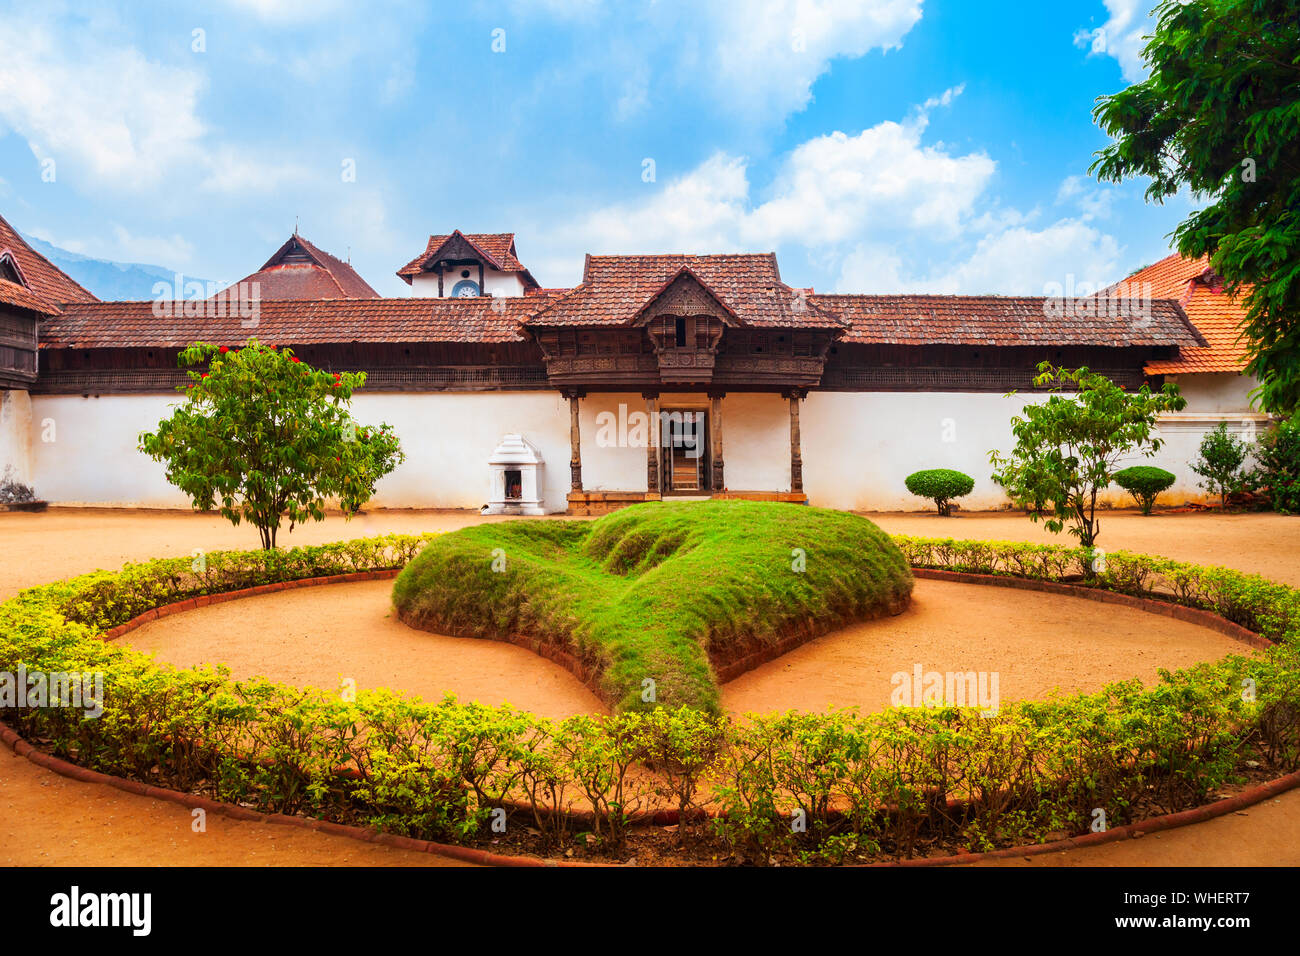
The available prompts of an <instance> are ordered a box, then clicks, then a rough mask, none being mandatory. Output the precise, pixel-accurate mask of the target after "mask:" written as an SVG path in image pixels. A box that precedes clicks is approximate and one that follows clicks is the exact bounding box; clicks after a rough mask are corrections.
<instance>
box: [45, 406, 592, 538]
mask: <svg viewBox="0 0 1300 956" xmlns="http://www.w3.org/2000/svg"><path fill="white" fill-rule="evenodd" d="M177 401H178V399H177V397H176V396H175V395H170V394H167V395H106V396H102V397H98V398H95V397H92V398H84V397H82V396H80V395H39V396H36V397H34V398H33V399H32V421H31V426H30V434H31V447H32V458H33V470H34V477H35V483H36V485H37V493H38V494H40V495H41V496H42V497H44V498H47V499H48V500H50V501H52V502H58V503H61V504H98V505H123V506H135V507H152V508H188V507H189V500H188V499H187V498H186V497H185V496H184V495H183V494H181V493H180V491H178V490H177V489H176V488H174V487H172V486H171V485H170V484H168V483H167V480H166V477H165V469H164V467H163V465H162V463H161V462H155V461H153V460H152V459H150V458H148V457H146V456H145V455H144V454H143V453H142V452H140V451H138V450H137V448H136V445H137V436H138V435H139V433H140V432H141V431H148V430H152V429H154V428H156V427H157V425H158V422H159V421H160V420H161V419H163V418H165V417H166V416H167V415H169V414H170V411H169V406H172V405H175V404H176V402H177ZM352 410H353V415H354V417H355V418H356V419H357V421H359V422H361V423H362V424H366V425H372V424H379V423H380V422H387V423H388V424H390V425H392V426H393V427H394V429H395V430H396V431H397V434H398V435H399V436H400V438H401V441H402V447H403V450H404V451H405V452H406V456H407V457H406V461H405V462H403V463H402V464H401V465H400V466H399V467H398V468H397V469H396V470H395V471H394V472H393V473H392V474H390V475H388V476H386V477H385V478H384V479H383V480H381V481H380V483H379V486H378V488H377V489H376V492H375V497H374V498H373V499H372V504H373V506H375V507H389V508H473V509H477V508H479V507H480V506H482V505H483V504H485V503H486V502H487V500H488V492H489V480H490V469H489V468H488V464H487V461H488V458H489V457H490V456H491V454H492V451H493V449H495V448H496V446H497V445H498V444H499V443H500V441H501V437H502V436H503V435H505V434H507V433H509V432H515V433H518V434H521V435H523V437H524V438H526V439H528V441H530V442H531V443H532V444H533V445H534V446H535V447H536V448H537V449H538V451H539V452H540V453H541V455H542V458H543V461H544V463H545V464H544V465H543V471H542V489H543V495H544V500H545V504H546V508H547V510H548V511H553V512H560V511H563V510H564V508H565V505H566V499H565V495H566V494H567V492H568V489H569V428H568V422H569V415H568V408H567V405H566V403H565V400H564V399H563V398H562V397H561V396H560V395H559V394H558V393H556V392H542V391H538V392H531V391H530V392H421V393H382V392H378V393H371V394H370V395H364V394H362V395H358V396H357V397H356V398H355V399H353V403H352ZM42 421H48V422H52V423H53V425H54V432H53V440H52V441H42V440H41V434H40V432H41V422H42Z"/></svg>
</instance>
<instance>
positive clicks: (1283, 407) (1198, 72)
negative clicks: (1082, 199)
mask: <svg viewBox="0 0 1300 956" xmlns="http://www.w3.org/2000/svg"><path fill="white" fill-rule="evenodd" d="M1144 55H1145V57H1146V61H1147V64H1148V65H1149V67H1150V76H1149V77H1148V78H1147V79H1146V80H1144V81H1142V82H1141V83H1137V84H1135V85H1133V86H1130V87H1129V88H1128V89H1126V90H1123V91H1121V92H1119V93H1116V94H1115V95H1113V96H1105V97H1102V98H1101V99H1100V100H1099V101H1098V105H1097V108H1096V110H1095V111H1094V114H1093V115H1094V118H1095V119H1096V121H1097V123H1098V124H1099V125H1100V126H1101V127H1102V129H1104V130H1105V131H1106V132H1107V133H1109V134H1110V135H1111V137H1113V138H1114V142H1113V143H1112V144H1111V145H1110V146H1108V147H1106V148H1105V149H1103V150H1101V151H1100V152H1099V153H1098V154H1097V160H1096V161H1095V162H1094V163H1093V165H1092V171H1093V172H1094V173H1095V174H1096V175H1097V177H1098V179H1100V180H1103V181H1111V182H1121V181H1123V180H1125V179H1129V178H1132V177H1144V178H1147V179H1149V180H1150V185H1149V186H1148V188H1147V191H1146V195H1147V198H1148V199H1149V200H1152V201H1155V202H1163V201H1164V199H1165V198H1167V197H1169V196H1173V195H1175V194H1176V193H1178V192H1179V191H1180V190H1183V189H1190V191H1191V192H1192V194H1193V195H1194V196H1195V197H1196V198H1197V199H1200V200H1206V201H1207V202H1206V205H1204V206H1203V207H1202V208H1201V209H1199V210H1198V211H1196V212H1194V213H1192V214H1191V215H1190V216H1188V218H1187V219H1185V220H1184V221H1183V222H1182V223H1181V224H1179V226H1178V227H1177V228H1176V229H1175V230H1174V233H1173V237H1174V239H1175V240H1176V242H1177V245H1178V251H1179V252H1180V253H1182V254H1183V255H1184V256H1189V257H1200V256H1202V255H1209V256H1210V263H1211V265H1212V266H1213V267H1214V269H1215V271H1216V272H1218V273H1219V275H1221V276H1223V278H1224V285H1225V289H1226V290H1227V291H1228V292H1229V293H1230V294H1232V295H1240V296H1242V299H1241V301H1242V303H1243V305H1244V306H1245V308H1246V317H1245V320H1244V322H1243V335H1244V346H1245V349H1246V353H1247V354H1248V355H1249V357H1250V361H1249V365H1248V371H1249V372H1250V373H1251V374H1253V375H1254V376H1255V377H1256V378H1258V379H1259V381H1260V388H1259V390H1258V392H1257V393H1256V397H1257V400H1258V401H1259V402H1260V403H1261V404H1262V405H1263V406H1264V408H1266V409H1269V410H1271V411H1275V412H1282V413H1289V412H1291V411H1294V410H1295V409H1296V408H1297V406H1298V405H1300V0H1164V2H1162V3H1161V4H1160V6H1159V8H1158V10H1157V13H1156V26H1155V32H1154V33H1153V34H1152V36H1151V37H1150V38H1149V39H1148V42H1147V45H1146V49H1145V54H1144Z"/></svg>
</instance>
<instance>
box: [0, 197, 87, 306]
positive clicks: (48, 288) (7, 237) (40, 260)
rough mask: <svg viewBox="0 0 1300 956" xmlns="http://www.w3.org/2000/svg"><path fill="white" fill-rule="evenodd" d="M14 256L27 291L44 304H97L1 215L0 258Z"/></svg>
mask: <svg viewBox="0 0 1300 956" xmlns="http://www.w3.org/2000/svg"><path fill="white" fill-rule="evenodd" d="M6 252H7V253H9V254H10V255H11V256H13V259H14V261H15V262H16V263H18V270H19V271H20V272H21V273H22V276H23V282H24V284H25V285H26V286H27V288H28V289H29V290H31V291H32V292H33V293H35V294H36V295H37V296H39V297H40V298H42V299H45V300H46V301H47V302H56V303H64V302H98V301H99V300H98V299H97V298H96V297H95V296H94V295H93V294H92V293H90V292H89V291H87V290H86V289H83V288H82V287H81V286H79V285H78V284H77V283H76V282H74V281H73V280H72V279H71V278H70V277H69V276H68V274H67V273H66V272H64V271H63V270H62V269H60V268H59V267H58V266H56V265H55V264H54V263H52V262H50V260H49V259H46V258H45V257H44V256H43V255H41V254H40V253H39V252H37V251H36V250H35V249H33V248H32V247H31V246H29V245H28V244H27V243H26V242H25V241H24V240H23V237H22V236H20V235H19V234H18V230H17V229H15V228H14V227H13V226H11V225H9V223H7V222H5V219H4V217H3V216H0V256H3V255H4V254H5V253H6Z"/></svg>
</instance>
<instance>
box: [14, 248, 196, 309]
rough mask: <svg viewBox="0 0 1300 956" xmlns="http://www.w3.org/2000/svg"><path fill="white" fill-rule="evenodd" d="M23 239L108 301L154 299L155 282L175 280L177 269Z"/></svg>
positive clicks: (191, 277)
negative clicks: (86, 254)
mask: <svg viewBox="0 0 1300 956" xmlns="http://www.w3.org/2000/svg"><path fill="white" fill-rule="evenodd" d="M23 238H24V239H26V240H27V242H28V243H29V244H30V245H31V247H32V248H33V249H35V250H36V251H37V252H39V253H40V254H41V255H43V256H44V257H45V258H47V259H49V260H50V261H51V262H53V263H54V264H55V265H56V266H58V267H59V268H60V269H62V270H63V271H64V272H66V273H67V274H68V275H70V276H72V278H74V279H76V280H77V281H78V282H80V283H81V284H82V285H83V286H85V287H86V288H87V289H89V290H90V291H91V292H93V293H95V295H97V296H99V297H100V298H101V299H104V300H105V301H110V302H111V301H114V300H124V299H135V300H140V299H152V298H153V297H154V294H153V287H154V283H155V282H166V283H167V284H168V285H169V286H170V285H171V283H173V282H174V281H175V279H176V270H174V269H168V268H165V267H163V266H151V265H146V264H144V263H141V262H113V261H112V260H110V259H92V258H91V257H90V256H83V255H80V254H78V253H75V252H69V251H68V250H67V249H60V248H59V247H58V246H55V245H51V244H50V243H48V242H45V241H44V240H43V239H37V238H35V237H34V236H28V235H24V236H23ZM185 282H186V283H187V284H188V283H190V282H202V283H204V285H206V284H207V280H206V279H199V278H197V277H195V276H190V275H187V276H185Z"/></svg>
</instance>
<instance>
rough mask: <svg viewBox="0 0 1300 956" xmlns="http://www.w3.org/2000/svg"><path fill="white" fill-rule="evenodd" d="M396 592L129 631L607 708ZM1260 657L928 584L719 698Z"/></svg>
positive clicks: (1049, 680)
mask: <svg viewBox="0 0 1300 956" xmlns="http://www.w3.org/2000/svg"><path fill="white" fill-rule="evenodd" d="M391 591H392V582H391V581H367V582H363V583H359V584H339V585H326V586H323V587H318V588H306V589H302V590H295V591H282V592H277V593H275V594H266V595H261V596H258V597H253V598H247V599H244V600H240V601H231V602H228V603H225V604H216V605H212V606H210V607H206V608H200V609H199V610H196V611H189V612H187V613H185V614H177V615H172V616H171V617H165V618H162V619H161V620H158V621H154V622H151V623H149V624H146V625H145V626H144V627H142V628H140V629H138V630H136V631H132V632H131V633H130V634H129V635H126V636H125V637H123V638H122V640H123V641H126V642H129V643H130V644H131V645H132V646H134V647H136V648H138V649H140V650H143V651H148V652H151V653H153V654H155V655H156V656H157V657H158V658H159V659H160V660H163V661H167V662H169V663H172V664H176V665H177V666H181V667H188V666H193V665H195V664H203V663H218V662H221V663H226V664H228V665H230V667H231V669H232V671H233V672H234V675H235V676H236V677H239V678H248V677H255V676H264V677H269V678H271V679H272V680H277V681H282V682H284V683H289V684H294V685H297V686H308V685H310V686H314V687H320V688H325V689H329V690H333V689H335V688H338V687H340V686H341V681H342V680H343V679H345V678H350V679H352V680H353V681H355V686H356V687H357V689H358V690H360V689H365V688H373V687H390V688H393V689H395V690H404V691H407V692H409V693H412V694H416V695H419V696H420V697H423V698H424V699H425V700H438V699H441V697H442V696H443V695H444V694H448V693H454V694H456V695H457V696H458V697H459V698H461V699H462V700H466V701H468V700H477V701H479V702H480V703H484V704H501V703H504V702H509V703H511V704H513V705H515V706H516V707H520V708H522V709H524V710H530V711H533V712H535V713H538V714H543V715H545V716H547V717H552V718H563V717H567V716H568V715H570V714H575V713H582V712H587V713H603V712H605V708H604V707H603V706H602V705H601V703H600V701H599V700H598V699H597V698H596V697H595V696H594V695H593V694H592V693H591V691H590V690H588V689H587V688H586V687H585V686H584V685H583V684H581V683H580V682H579V681H578V680H577V679H576V678H574V677H573V676H572V675H571V674H569V673H568V672H567V671H565V670H564V669H562V668H561V667H559V666H558V665H557V664H553V663H551V662H550V661H547V660H544V659H543V658H541V657H538V656H537V655H535V654H533V653H532V652H530V651H527V650H524V649H523V648H519V647H515V646H514V645H511V644H504V643H501V642H498V641H487V640H475V639H473V638H459V637H448V636H445V635H440V634H431V633H429V632H427V631H419V630H415V629H412V628H409V627H407V626H406V625H404V624H402V623H401V622H400V621H398V620H397V619H396V617H395V616H394V615H393V613H392V610H391V606H390V602H389V596H390V594H391ZM990 621H996V622H997V626H996V628H990V627H989V626H988V622H990ZM1249 652H1250V648H1248V647H1246V646H1244V645H1242V644H1239V643H1237V642H1235V641H1233V640H1231V639H1230V638H1228V637H1225V636H1223V635H1221V634H1218V633H1216V632H1214V631H1211V630H1209V629H1208V628H1203V627H1199V626H1197V625H1195V624H1187V623H1184V622H1182V621H1176V620H1173V619H1172V618H1167V617H1161V616H1158V615H1153V614H1147V613H1145V612H1142V611H1137V610H1133V609H1131V608H1124V607H1116V606H1114V605H1108V604H1099V603H1097V602H1095V601H1087V600H1083V599H1080V598H1069V597H1062V596H1059V595H1051V594H1043V593H1039V592H1034V591H1014V590H1011V589H1008V588H995V587H982V586H980V585H975V584H956V583H952V582H947V581H917V585H916V591H915V592H914V595H913V599H912V605H911V607H909V608H908V610H907V611H905V612H904V613H902V614H900V615H898V616H897V617H890V618H883V619H880V620H875V621H868V622H865V623H862V624H857V625H854V626H852V627H849V628H846V629H844V630H841V631H837V632H835V633H832V634H828V635H825V636H824V637H821V638H819V639H817V640H815V641H812V642H810V643H808V644H805V645H804V646H803V647H799V648H796V649H795V650H794V651H792V652H791V653H789V654H786V655H785V656H783V657H781V658H780V659H778V660H775V661H772V662H770V663H768V664H764V665H763V666H761V667H759V668H757V669H755V670H753V671H750V672H749V673H747V674H742V675H741V676H740V677H738V678H736V679H735V680H734V681H732V682H730V683H729V684H727V685H725V686H724V687H723V689H722V701H723V706H724V707H725V708H726V709H727V710H728V711H730V712H731V713H733V714H743V713H746V712H770V711H780V710H824V709H826V708H828V707H855V706H856V707H861V708H862V709H863V710H880V709H882V708H884V707H887V706H889V704H890V697H891V694H892V692H893V690H894V684H893V683H892V681H891V678H892V676H893V675H894V674H895V673H898V672H906V673H908V674H911V673H912V671H913V669H914V667H915V666H916V665H918V664H919V665H921V667H922V669H923V670H924V671H932V670H933V671H939V672H947V671H959V672H963V673H964V672H968V671H975V672H977V673H978V672H981V671H982V672H985V673H988V674H993V673H996V674H997V680H998V691H999V695H1000V701H1001V702H1002V703H1004V704H1005V703H1009V702H1011V701H1013V700H1021V699H1028V698H1039V697H1045V696H1047V695H1048V694H1050V693H1051V692H1052V691H1053V690H1054V689H1058V688H1059V689H1060V690H1062V691H1066V692H1069V691H1080V690H1082V691H1093V690H1097V689H1099V688H1101V687H1102V685H1104V684H1106V683H1107V682H1109V681H1115V680H1123V679H1125V678H1129V677H1138V678H1141V679H1142V680H1144V681H1153V680H1154V679H1155V677H1156V671H1157V670H1158V669H1159V668H1161V667H1168V668H1179V667H1184V666H1187V665H1189V664H1194V663H1196V662H1198V661H1203V660H1214V659H1216V658H1219V657H1223V656H1224V655H1225V654H1230V653H1249ZM972 703H973V701H972Z"/></svg>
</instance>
